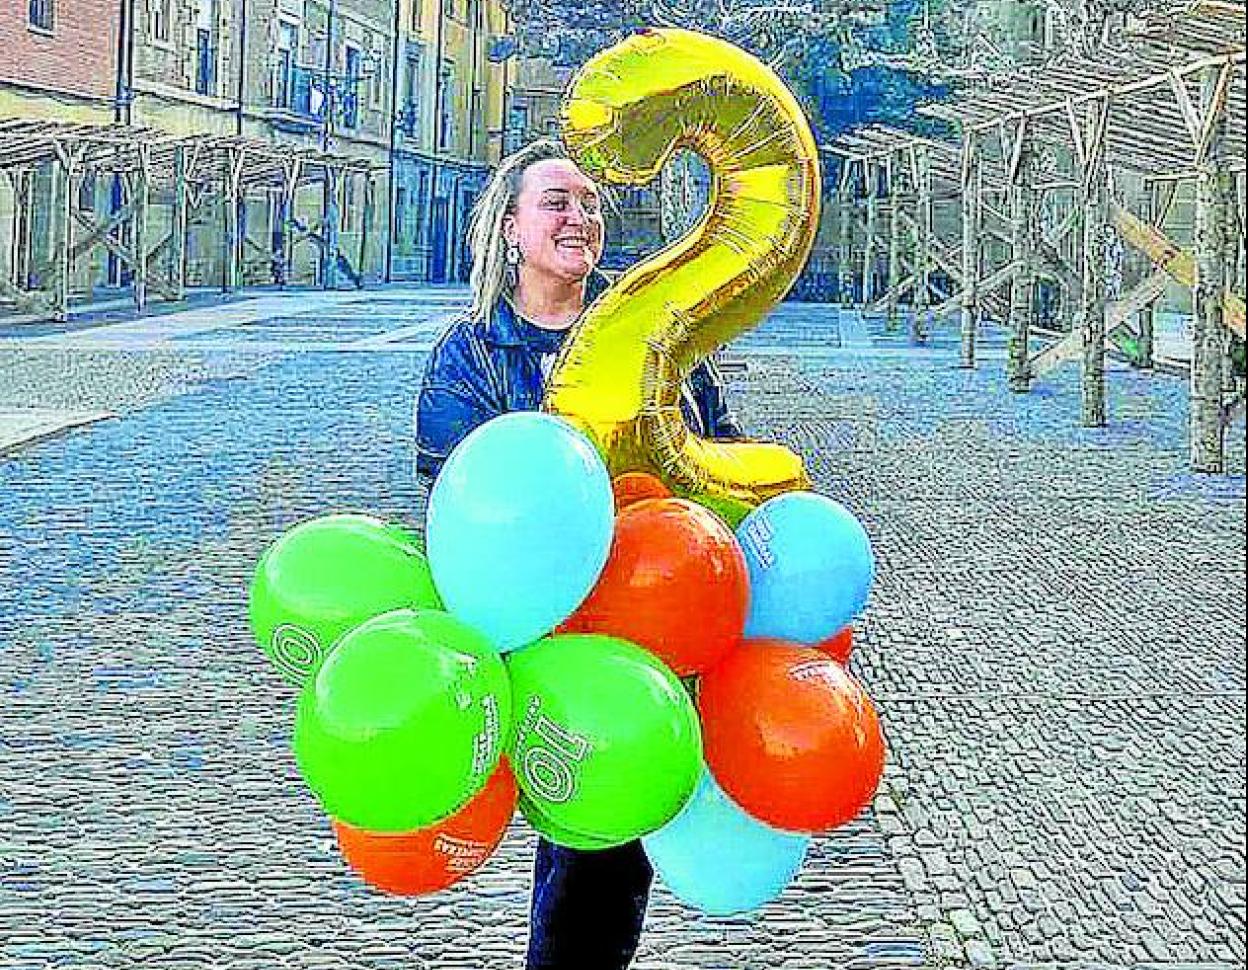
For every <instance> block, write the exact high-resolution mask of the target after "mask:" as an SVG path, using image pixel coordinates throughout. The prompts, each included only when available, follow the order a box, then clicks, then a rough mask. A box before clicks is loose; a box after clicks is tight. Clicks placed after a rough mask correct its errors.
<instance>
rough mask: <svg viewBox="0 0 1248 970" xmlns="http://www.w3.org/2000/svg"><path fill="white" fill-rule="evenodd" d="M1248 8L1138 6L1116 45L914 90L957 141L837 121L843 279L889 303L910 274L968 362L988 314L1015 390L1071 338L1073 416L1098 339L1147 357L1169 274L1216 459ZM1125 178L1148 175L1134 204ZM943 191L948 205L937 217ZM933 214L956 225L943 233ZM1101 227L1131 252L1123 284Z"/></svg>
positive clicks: (1097, 385) (930, 313)
mask: <svg viewBox="0 0 1248 970" xmlns="http://www.w3.org/2000/svg"><path fill="white" fill-rule="evenodd" d="M1245 28H1246V23H1245V8H1244V5H1243V4H1242V3H1234V2H1219V0H1204V2H1197V3H1193V4H1191V5H1190V6H1189V7H1187V8H1186V9H1185V10H1184V11H1183V12H1182V13H1179V14H1175V15H1170V16H1166V17H1161V16H1156V15H1154V16H1151V17H1148V18H1146V19H1143V20H1140V21H1138V22H1136V23H1134V24H1133V25H1132V26H1131V28H1130V29H1129V32H1128V41H1129V44H1128V45H1127V47H1126V48H1125V49H1124V50H1123V51H1122V52H1118V53H1112V52H1107V53H1105V54H1104V55H1103V56H1101V57H1099V58H1097V59H1091V58H1088V57H1081V56H1068V57H1063V58H1062V59H1060V60H1056V61H1054V62H1051V63H1047V64H1045V65H1043V66H1041V67H1036V68H1034V69H1031V70H1021V71H1019V72H1018V73H1016V74H1012V75H1008V76H1003V77H996V78H994V79H992V80H991V81H990V82H987V83H985V84H983V85H982V86H980V87H977V88H976V89H974V90H972V91H969V92H967V93H966V94H964V95H962V96H961V97H959V98H957V99H955V100H953V101H947V102H942V103H939V104H935V105H930V106H927V107H925V108H922V109H920V110H921V112H922V113H924V114H927V115H930V116H933V117H936V118H939V119H942V120H944V121H947V122H950V123H952V124H953V126H955V127H956V129H957V130H958V131H959V133H960V140H959V141H956V142H955V141H953V140H950V141H944V140H941V139H932V138H920V137H916V136H914V135H913V134H910V133H907V132H903V131H899V130H896V129H892V128H887V127H881V126H873V127H869V128H866V129H863V130H859V131H855V132H853V133H851V134H847V135H844V136H841V137H840V138H838V139H837V140H836V141H835V142H834V143H832V144H831V145H828V146H826V149H827V151H829V152H830V153H832V154H833V155H835V156H838V157H839V159H840V161H841V178H840V181H839V183H838V186H837V191H836V195H835V198H834V203H833V204H834V205H835V206H837V207H838V208H839V230H840V239H839V248H840V253H841V258H840V265H841V267H842V274H843V276H845V277H848V278H843V280H842V287H841V292H842V293H850V294H852V293H858V294H860V295H861V302H862V304H863V305H864V306H868V307H872V308H874V309H877V310H881V311H884V312H887V313H888V317H889V320H890V322H891V321H893V320H894V319H895V318H896V315H897V308H898V303H899V301H900V300H901V299H902V298H903V297H904V296H905V295H906V294H907V293H909V294H910V304H911V307H912V310H913V312H912V314H911V324H910V326H911V328H912V335H913V337H914V338H915V339H917V340H922V339H924V337H925V334H926V331H927V328H928V327H930V326H931V325H932V322H933V320H934V319H935V318H937V317H939V316H941V315H943V314H945V313H947V312H949V311H952V310H953V309H960V319H961V326H960V331H961V359H962V363H963V364H964V365H965V366H968V367H973V366H975V357H976V334H977V329H978V327H979V324H980V322H981V320H982V319H983V318H995V319H996V320H998V321H1002V322H1005V323H1006V324H1007V326H1008V341H1007V373H1008V377H1009V383H1010V387H1011V388H1012V389H1013V390H1016V391H1020V392H1023V391H1026V390H1027V389H1028V388H1029V387H1030V386H1031V383H1032V382H1033V381H1034V380H1036V379H1037V378H1039V377H1041V376H1042V375H1043V374H1044V373H1045V372H1046V371H1047V370H1049V369H1050V368H1051V367H1053V366H1054V365H1056V364H1057V363H1059V362H1061V361H1063V360H1066V359H1071V358H1078V359H1079V360H1080V361H1081V363H1082V390H1081V418H1082V421H1083V423H1084V424H1085V425H1089V426H1100V425H1103V424H1105V421H1106V413H1105V411H1106V409H1105V355H1106V349H1107V346H1108V347H1110V348H1117V349H1118V350H1119V351H1121V352H1123V353H1125V354H1126V355H1127V356H1128V358H1129V359H1131V360H1132V361H1133V363H1136V364H1137V365H1139V366H1152V365H1153V362H1154V353H1153V338H1154V331H1153V313H1154V307H1155V305H1156V304H1157V301H1158V300H1159V298H1160V297H1161V296H1162V294H1163V293H1164V291H1165V289H1166V286H1167V282H1168V280H1175V281H1177V282H1179V283H1181V284H1182V285H1184V286H1186V287H1190V289H1191V292H1192V304H1193V326H1192V331H1193V341H1192V357H1191V365H1190V382H1191V384H1190V387H1191V465H1192V468H1193V469H1194V470H1197V471H1203V472H1220V471H1222V469H1223V465H1224V459H1223V452H1224V441H1225V429H1226V427H1227V425H1228V423H1229V421H1230V419H1231V417H1232V416H1233V415H1234V414H1235V413H1237V412H1238V413H1242V409H1243V388H1242V382H1237V381H1235V380H1234V379H1233V377H1232V374H1231V367H1230V364H1229V360H1230V350H1231V335H1232V334H1234V335H1236V336H1237V337H1238V338H1239V339H1240V340H1242V339H1243V338H1244V300H1243V296H1242V294H1243V289H1244V168H1245V161H1244V151H1245ZM1129 182H1130V183H1132V184H1135V185H1137V186H1139V185H1142V186H1143V189H1144V190H1143V192H1142V193H1136V195H1137V196H1139V197H1141V198H1143V199H1144V200H1145V201H1144V203H1143V204H1142V205H1141V204H1140V203H1139V202H1138V201H1136V203H1135V209H1136V210H1137V211H1133V210H1132V206H1131V205H1129V204H1128V199H1127V197H1126V195H1125V194H1124V191H1123V189H1124V186H1125V185H1126V184H1127V183H1129ZM1183 183H1188V184H1191V185H1192V186H1193V194H1194V204H1195V232H1194V239H1193V242H1192V245H1191V248H1190V249H1188V248H1184V247H1183V246H1182V245H1180V244H1179V243H1178V242H1176V241H1175V240H1173V239H1170V238H1168V237H1167V236H1166V234H1165V233H1164V232H1163V231H1162V227H1163V226H1164V223H1165V220H1166V216H1167V214H1168V212H1169V211H1170V208H1171V206H1172V205H1173V203H1174V199H1175V196H1176V191H1177V188H1178V186H1179V185H1180V184H1183ZM941 205H946V206H951V207H952V208H953V209H954V211H953V212H952V218H946V219H943V220H941V219H938V218H937V216H936V212H937V208H938V206H941ZM946 215H949V213H946ZM881 222H886V224H887V225H886V228H883V229H882V228H881ZM942 224H943V225H950V224H952V225H956V226H958V227H959V228H960V233H959V234H958V238H956V239H952V240H947V241H946V240H942V239H941V238H940V235H939V233H938V231H937V226H938V225H942ZM855 230H857V232H858V234H859V235H860V236H861V238H862V245H861V246H860V247H854V246H853V240H854V236H855ZM1114 239H1120V240H1122V241H1123V242H1124V243H1125V244H1126V245H1127V246H1129V247H1131V248H1132V249H1133V250H1134V251H1135V253H1137V254H1138V257H1139V258H1138V260H1137V262H1138V263H1139V264H1141V267H1142V269H1143V271H1142V272H1139V273H1137V274H1136V275H1137V276H1138V278H1137V279H1136V280H1135V281H1134V283H1133V285H1131V286H1130V287H1128V288H1125V289H1122V291H1121V292H1117V293H1115V292H1111V290H1110V287H1109V286H1108V282H1109V276H1110V273H1109V268H1110V261H1109V260H1108V256H1107V246H1108V245H1109V244H1110V243H1111V242H1112V241H1113V240H1114ZM907 256H908V257H909V258H907ZM858 279H860V280H861V285H855V282H856V280H858ZM940 280H947V281H952V290H953V292H951V293H941V292H939V290H938V287H937V286H936V285H935V284H936V283H937V282H938V281H940ZM1041 280H1045V281H1047V284H1048V285H1050V286H1051V287H1054V288H1055V289H1056V291H1057V292H1059V293H1060V302H1061V307H1062V314H1061V318H1062V320H1061V324H1062V325H1060V326H1058V327H1057V332H1056V333H1049V334H1047V335H1048V336H1050V337H1052V338H1054V339H1053V342H1052V343H1051V344H1050V345H1049V346H1047V347H1045V348H1044V349H1043V350H1041V351H1040V352H1039V353H1034V354H1033V353H1032V351H1031V338H1032V336H1033V335H1035V334H1036V332H1037V330H1038V324H1037V321H1036V319H1035V317H1036V308H1037V299H1036V288H1037V285H1038V284H1039V281H1041ZM1007 288H1008V289H1007Z"/></svg>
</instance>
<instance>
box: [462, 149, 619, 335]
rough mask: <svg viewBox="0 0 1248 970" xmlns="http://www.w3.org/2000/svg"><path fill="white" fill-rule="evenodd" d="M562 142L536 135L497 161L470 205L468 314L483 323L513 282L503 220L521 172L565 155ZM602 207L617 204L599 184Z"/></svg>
mask: <svg viewBox="0 0 1248 970" xmlns="http://www.w3.org/2000/svg"><path fill="white" fill-rule="evenodd" d="M568 157H569V156H568V153H567V151H566V150H565V149H564V147H563V145H562V144H561V143H559V142H558V141H556V140H555V139H553V138H539V139H538V140H537V141H533V142H530V143H529V144H527V145H525V146H524V147H523V148H521V149H520V150H519V151H516V152H513V153H512V154H510V155H508V156H507V157H506V158H504V159H503V160H502V162H500V163H499V166H498V168H497V169H495V170H494V175H493V177H491V179H490V182H489V184H488V185H487V186H486V187H485V191H484V192H482V193H481V196H480V198H478V199H477V203H476V205H474V206H473V208H472V217H471V219H470V220H469V223H468V248H469V250H470V251H471V252H472V272H471V273H470V274H469V277H468V282H469V285H470V286H471V287H472V307H471V309H469V311H468V316H469V317H470V318H471V319H472V320H475V321H477V322H478V323H484V322H485V321H486V320H488V319H489V318H490V314H491V313H493V312H494V306H495V304H496V303H498V301H499V299H500V298H501V297H502V296H503V295H504V294H506V293H508V292H510V290H511V288H512V287H513V286H514V285H515V281H514V279H512V278H511V274H510V273H509V272H508V270H509V267H508V265H507V241H506V240H505V239H504V238H503V220H504V219H506V218H507V216H509V215H510V214H511V213H512V212H514V211H515V208H516V200H517V199H518V198H519V197H520V188H521V186H522V184H523V182H524V173H525V171H527V170H528V168H529V166H530V165H535V164H537V163H538V162H544V161H547V160H549V159H552V158H562V159H566V158H568ZM599 192H600V194H601V196H602V202H603V205H604V207H606V208H607V209H609V210H613V209H615V208H616V206H615V199H614V197H613V195H612V193H610V192H608V191H607V190H606V187H605V186H600V187H599Z"/></svg>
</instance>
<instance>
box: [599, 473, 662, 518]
mask: <svg viewBox="0 0 1248 970" xmlns="http://www.w3.org/2000/svg"><path fill="white" fill-rule="evenodd" d="M611 491H612V493H613V494H614V495H615V511H616V512H622V511H623V510H624V509H626V508H628V507H629V506H630V505H635V504H636V503H638V502H640V501H642V500H644V499H648V498H670V497H671V494H672V490H671V489H670V488H668V487H667V486H666V485H664V484H663V483H662V482H661V481H659V479H657V478H656V477H655V476H653V475H651V474H649V473H647V472H625V473H624V474H623V475H618V476H616V477H615V478H614V479H612V480H611Z"/></svg>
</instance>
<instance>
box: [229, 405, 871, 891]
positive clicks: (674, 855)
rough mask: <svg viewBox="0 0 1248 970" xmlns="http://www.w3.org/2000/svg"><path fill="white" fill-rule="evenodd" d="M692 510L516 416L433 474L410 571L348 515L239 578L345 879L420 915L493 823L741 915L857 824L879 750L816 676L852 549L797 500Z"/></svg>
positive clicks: (857, 590)
mask: <svg viewBox="0 0 1248 970" xmlns="http://www.w3.org/2000/svg"><path fill="white" fill-rule="evenodd" d="M706 501H707V502H708V504H711V505H715V508H714V509H712V508H709V507H707V505H704V504H701V502H700V501H695V500H692V499H689V498H680V497H675V496H672V495H671V494H670V492H668V490H667V488H666V487H665V486H664V485H663V484H662V483H661V482H659V481H658V480H657V479H655V478H651V477H649V476H646V475H641V474H629V475H623V476H621V477H619V478H617V479H616V480H615V481H614V482H612V481H611V479H610V478H609V476H608V473H607V469H606V465H605V464H604V462H603V460H602V458H601V457H600V456H599V454H598V452H597V451H596V450H595V448H594V446H593V445H592V444H591V442H590V441H589V440H588V439H587V438H586V437H585V436H584V435H583V434H582V433H581V432H579V431H578V430H576V429H575V428H574V427H573V426H572V425H571V424H569V423H568V422H566V421H565V420H563V419H562V418H559V417H555V416H552V415H548V414H540V413H536V412H517V413H513V414H508V415H504V416H502V417H499V418H496V419H494V420H492V421H490V422H488V423H487V424H485V425H482V426H481V427H479V428H477V429H476V430H474V431H473V432H472V433H471V434H470V435H468V436H467V437H466V438H465V439H464V440H463V441H462V442H461V443H460V445H459V446H458V447H457V448H456V449H455V451H454V452H453V453H452V454H451V456H450V457H449V459H448V460H447V462H446V464H445V466H444V467H443V470H442V472H441V475H440V476H439V478H438V480H437V482H436V483H435V485H434V488H433V490H432V492H431V494H430V497H429V506H428V512H427V522H426V539H427V543H428V550H427V556H426V554H425V551H424V550H423V549H422V548H421V545H420V541H419V539H418V538H417V537H416V536H414V535H412V534H411V533H408V532H406V531H405V530H403V529H401V528H399V527H396V526H390V525H386V524H385V523H382V522H380V521H378V520H376V519H373V518H370V517H368V516H362V515H331V516H326V517H323V518H320V519H315V520H312V521H309V522H305V523H302V524H300V525H298V526H296V527H295V528H293V529H292V530H290V531H289V532H288V533H286V534H285V535H283V536H282V537H280V538H279V539H278V540H277V541H276V542H275V543H274V544H273V545H272V546H271V547H270V548H269V549H268V550H267V551H266V552H265V554H264V556H263V557H262V559H261V561H260V564H259V566H258V568H257V572H256V576H255V580H254V582H253V585H252V590H251V601H250V612H251V621H252V627H253V630H254V632H255V635H256V637H257V639H258V640H259V642H260V644H261V645H262V647H263V648H264V650H265V651H266V653H267V654H268V655H269V657H270V659H271V660H272V661H273V663H274V664H275V666H276V667H277V668H278V669H279V670H280V671H281V672H282V673H283V674H284V675H285V676H287V677H288V678H289V679H291V680H293V681H295V682H296V683H297V684H299V685H300V687H301V691H300V695H299V700H298V705H297V711H296V717H295V725H294V733H293V743H294V749H295V756H296V763H297V765H298V768H299V770H300V772H301V774H302V776H303V778H304V780H305V781H306V782H307V784H308V786H309V787H310V788H311V789H312V791H313V792H314V793H315V794H316V796H317V797H318V798H319V800H320V802H321V804H322V805H323V806H324V808H325V810H326V812H327V813H328V814H329V816H330V817H331V819H332V821H333V826H334V830H335V832H336V835H337V838H338V842H339V845H340V847H341V849H342V852H343V855H344V857H345V858H346V860H347V862H348V863H349V864H350V865H351V866H352V867H353V868H354V869H356V870H357V871H358V872H359V873H360V874H361V875H362V876H363V878H364V879H365V880H367V881H368V882H369V883H371V884H372V885H374V886H376V887H378V888H381V889H383V890H385V891H388V892H394V893H403V894H421V893H428V892H433V891H436V890H439V889H442V888H445V887H447V886H449V885H451V884H453V883H454V882H456V881H458V880H459V879H462V878H464V877H465V876H466V875H468V874H469V873H471V872H473V871H474V870H476V869H477V868H479V867H480V866H481V865H482V864H483V863H484V862H485V860H486V859H487V858H488V857H489V856H490V854H491V853H492V852H493V851H494V849H495V848H496V847H497V846H498V844H499V843H500V841H501V839H502V836H503V833H504V830H505V829H506V826H507V824H508V822H509V820H510V819H511V817H512V815H513V812H514V810H515V808H516V807H517V805H518V806H519V809H520V811H521V812H522V813H523V815H524V817H525V818H526V819H527V820H528V822H529V823H530V824H531V825H532V826H533V827H534V828H535V829H536V830H537V831H538V832H540V833H541V834H542V835H544V836H545V837H547V838H548V839H550V840H552V841H554V842H557V843H560V844H563V845H567V846H572V847H575V848H579V849H585V850H593V849H602V848H609V847H611V846H615V845H620V844H623V843H625V842H629V841H632V840H635V839H639V838H640V839H643V840H644V845H645V847H646V850H647V852H648V853H649V855H650V857H651V859H652V861H653V863H654V865H655V868H656V870H657V871H658V873H659V875H660V876H661V878H662V879H663V880H664V881H665V882H666V883H667V884H668V885H669V886H670V888H671V889H672V890H673V891H674V892H675V893H676V894H677V895H678V896H680V897H681V898H683V899H685V900H686V901H687V902H689V903H691V904H692V905H695V906H698V907H700V908H701V909H703V910H706V911H708V912H711V913H730V912H739V911H743V910H748V909H752V908H755V907H757V906H758V905H761V904H762V903H763V902H765V901H767V900H768V899H770V898H772V897H774V896H775V895H776V894H777V893H779V892H780V890H781V889H783V888H784V886H785V885H787V884H788V882H789V881H790V880H791V879H792V877H793V875H794V874H795V873H796V871H797V869H798V868H799V867H800V864H801V861H802V859H803V857H804V853H805V849H806V845H807V843H808V841H809V837H810V834H811V833H815V832H823V831H827V830H828V829H830V828H832V827H834V826H836V825H840V824H842V823H843V822H845V821H847V820H849V819H850V818H852V817H853V816H854V815H855V814H857V812H858V811H860V810H861V809H862V807H863V806H864V805H865V804H866V803H867V802H868V801H869V800H870V798H871V796H872V793H873V792H874V789H875V787H876V784H877V783H878V780H879V777H880V772H881V770H882V765H883V743H882V739H881V735H880V729H879V724H878V721H877V719H876V715H875V712H874V709H873V707H872V705H871V702H870V699H869V698H868V697H867V695H866V693H865V692H864V691H863V690H862V688H861V687H860V686H859V685H858V684H857V682H856V681H855V680H854V679H853V678H852V677H851V676H850V675H849V674H848V673H847V672H846V671H845V670H844V668H843V666H842V665H841V663H840V662H838V659H834V658H833V656H831V655H830V654H831V653H832V652H834V651H840V653H841V657H840V659H843V655H844V654H845V652H846V651H847V647H848V637H849V633H848V625H849V622H850V620H851V619H852V618H853V616H854V615H855V614H856V613H857V612H858V611H859V610H861V608H862V607H863V605H864V604H865V601H866V598H867V592H868V589H869V586H870V582H871V577H872V572H873V560H872V554H871V549H870V545H869V543H868V541H867V538H866V535H865V533H864V531H863V529H862V527H861V526H860V525H859V524H858V522H857V521H856V520H855V519H854V518H853V516H852V515H851V514H850V513H849V512H847V511H846V510H845V509H844V508H843V507H841V506H840V505H837V504H836V503H835V502H832V501H830V500H828V499H825V498H821V497H819V496H816V495H813V494H811V493H805V492H792V493H787V494H784V495H781V496H778V497H776V498H773V499H770V500H768V501H766V502H764V503H763V504H762V505H760V506H759V507H758V508H755V509H753V510H749V509H748V507H747V506H744V505H743V504H740V503H738V504H737V505H733V506H725V505H723V504H722V503H719V504H717V503H715V502H713V501H712V500H706ZM747 512H748V514H745V513H747ZM725 516H726V517H727V518H726V517H725ZM742 516H743V517H742ZM729 519H733V520H735V519H739V520H740V521H739V523H738V524H737V527H736V532H735V534H734V531H733V528H732V526H731V525H730V524H729ZM805 644H812V646H807V645H805ZM815 645H817V646H815Z"/></svg>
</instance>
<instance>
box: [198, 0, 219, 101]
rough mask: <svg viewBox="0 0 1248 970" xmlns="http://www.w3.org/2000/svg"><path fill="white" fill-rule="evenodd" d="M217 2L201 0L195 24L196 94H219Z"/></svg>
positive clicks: (214, 0)
mask: <svg viewBox="0 0 1248 970" xmlns="http://www.w3.org/2000/svg"><path fill="white" fill-rule="evenodd" d="M217 13H218V8H217V0H199V15H198V16H197V18H196V22H195V93H196V94H216V93H217V44H216V40H217Z"/></svg>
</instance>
